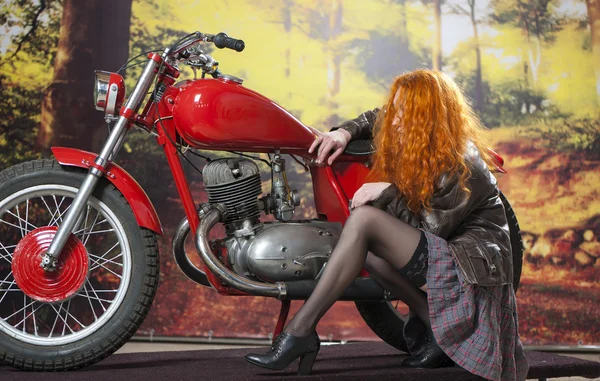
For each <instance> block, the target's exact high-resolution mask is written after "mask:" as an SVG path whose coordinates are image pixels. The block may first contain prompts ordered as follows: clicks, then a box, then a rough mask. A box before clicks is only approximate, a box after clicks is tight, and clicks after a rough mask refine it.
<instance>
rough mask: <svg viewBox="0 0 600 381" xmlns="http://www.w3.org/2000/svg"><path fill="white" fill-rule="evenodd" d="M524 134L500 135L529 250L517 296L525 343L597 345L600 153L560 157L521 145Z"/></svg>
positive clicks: (505, 180) (508, 189)
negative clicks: (518, 136) (521, 135)
mask: <svg viewBox="0 0 600 381" xmlns="http://www.w3.org/2000/svg"><path fill="white" fill-rule="evenodd" d="M516 133H517V130H515V129H513V130H505V131H500V130H493V131H492V134H493V136H496V144H495V145H494V146H495V148H497V149H498V150H499V152H501V153H502V154H503V156H504V158H505V159H506V163H507V165H506V166H507V168H508V169H509V173H508V174H507V175H505V176H504V177H502V178H500V180H499V182H500V187H501V189H502V190H503V191H504V192H505V193H506V195H507V197H508V198H509V200H511V202H512V205H513V207H514V209H515V211H516V213H517V217H518V219H519V222H520V225H521V230H522V236H523V241H524V242H523V243H524V246H525V252H524V261H523V273H522V277H521V279H522V281H521V287H520V289H519V292H518V294H517V296H518V300H519V319H520V322H519V323H520V331H521V335H522V338H523V341H524V342H525V343H526V344H558V343H565V344H567V343H568V344H569V345H577V344H584V345H585V344H588V345H589V344H597V343H598V338H599V337H600V331H599V327H598V321H600V308H598V306H599V305H600V242H599V241H600V240H599V239H598V236H599V235H600V197H599V196H600V194H599V193H600V190H599V185H600V160H599V158H598V155H597V154H596V155H594V154H590V153H584V152H568V153H564V152H553V151H552V150H550V149H548V147H539V146H538V145H537V143H536V142H532V141H531V140H529V139H524V138H520V139H514V134H516ZM509 134H512V135H513V136H512V138H513V139H514V140H513V139H510V138H509V139H507V137H508V136H507V135H509ZM503 135H504V136H503ZM503 139H505V140H503Z"/></svg>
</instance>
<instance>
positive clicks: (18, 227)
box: [0, 212, 23, 237]
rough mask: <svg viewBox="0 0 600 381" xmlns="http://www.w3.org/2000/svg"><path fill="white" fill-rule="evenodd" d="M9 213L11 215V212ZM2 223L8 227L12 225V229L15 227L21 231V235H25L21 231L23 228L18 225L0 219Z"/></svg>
mask: <svg viewBox="0 0 600 381" xmlns="http://www.w3.org/2000/svg"><path fill="white" fill-rule="evenodd" d="M9 213H10V212H9ZM0 222H4V223H5V224H7V225H10V226H12V227H14V228H17V229H19V231H21V234H23V231H22V230H21V227H20V226H17V225H15V224H11V223H10V222H8V221H4V220H3V219H0ZM21 237H22V236H21Z"/></svg>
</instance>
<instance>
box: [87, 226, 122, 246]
mask: <svg viewBox="0 0 600 381" xmlns="http://www.w3.org/2000/svg"><path fill="white" fill-rule="evenodd" d="M114 231H115V229H107V230H96V231H95V232H88V233H87V236H86V238H85V243H87V240H88V238H89V237H90V236H91V235H92V234H100V233H110V232H114Z"/></svg>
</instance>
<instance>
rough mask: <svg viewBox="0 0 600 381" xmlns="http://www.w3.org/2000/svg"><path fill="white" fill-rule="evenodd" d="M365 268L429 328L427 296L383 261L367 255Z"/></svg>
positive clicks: (370, 254) (371, 254)
mask: <svg viewBox="0 0 600 381" xmlns="http://www.w3.org/2000/svg"><path fill="white" fill-rule="evenodd" d="M365 268H366V269H367V271H368V272H369V274H370V275H371V277H372V278H373V279H375V281H376V282H377V283H379V285H380V286H381V287H383V288H385V289H386V290H388V291H389V292H391V293H392V294H393V295H394V296H395V297H397V298H398V299H400V300H401V301H403V302H404V303H406V305H407V306H408V307H410V309H411V311H412V312H414V313H415V314H417V316H418V317H419V318H420V319H421V321H423V323H424V324H425V326H426V327H427V328H431V323H430V321H429V305H428V304H427V294H426V293H425V292H424V291H422V290H421V289H419V288H418V287H417V286H415V285H414V284H413V283H412V282H411V281H409V280H408V279H406V277H404V276H403V275H402V274H401V273H400V271H398V269H395V268H394V267H393V266H392V265H390V264H389V263H388V262H387V261H386V260H385V259H382V258H380V257H377V256H376V255H374V254H373V253H369V255H368V256H367V261H366V263H365Z"/></svg>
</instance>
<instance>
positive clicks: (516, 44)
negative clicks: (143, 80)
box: [0, 0, 600, 345]
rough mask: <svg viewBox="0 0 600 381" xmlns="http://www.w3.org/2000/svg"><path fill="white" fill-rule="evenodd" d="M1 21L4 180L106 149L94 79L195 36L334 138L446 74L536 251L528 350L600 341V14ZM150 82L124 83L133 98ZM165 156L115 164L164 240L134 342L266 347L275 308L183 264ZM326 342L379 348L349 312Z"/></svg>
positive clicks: (222, 11) (507, 10) (330, 322)
mask: <svg viewBox="0 0 600 381" xmlns="http://www.w3.org/2000/svg"><path fill="white" fill-rule="evenodd" d="M0 7H1V8H0V34H1V40H0V170H1V169H4V168H6V167H8V166H10V165H13V164H15V163H18V162H22V161H25V160H31V159H36V158H40V157H48V156H50V152H49V148H50V147H51V146H60V145H64V146H71V147H76V148H81V149H86V150H92V151H98V149H99V147H100V146H101V144H102V143H103V141H104V138H105V137H106V131H107V129H106V126H105V123H104V121H103V118H102V114H101V113H99V112H97V111H95V110H94V108H93V105H92V87H93V70H95V69H101V70H108V71H115V70H117V69H118V68H119V67H120V66H121V65H122V64H123V63H125V61H126V60H127V59H128V57H134V56H136V55H138V54H140V53H143V52H145V51H148V50H156V49H158V50H162V49H163V48H164V47H165V46H167V45H168V44H170V43H172V42H174V41H175V40H177V39H178V38H179V37H181V36H183V35H185V34H187V33H189V32H192V31H195V30H200V31H202V32H206V33H217V32H226V33H227V34H228V35H230V36H233V37H236V38H241V39H243V40H244V41H245V42H246V49H245V50H244V52H243V53H236V52H233V51H221V50H219V51H213V52H212V53H211V54H213V55H214V57H215V59H217V60H218V61H219V62H220V67H221V70H222V71H223V72H225V73H228V74H233V75H235V76H238V77H241V78H243V79H244V80H245V82H244V85H245V86H247V87H249V88H251V89H253V90H255V91H258V92H260V93H262V94H263V95H265V96H267V97H269V98H271V99H273V100H274V101H276V102H277V103H279V104H280V105H282V106H283V107H284V108H286V109H287V110H289V111H290V112H291V113H293V114H294V115H295V116H296V117H298V118H299V119H300V120H302V122H304V123H305V124H307V125H311V126H313V127H315V128H317V129H320V130H322V131H326V130H327V129H328V128H330V127H332V126H334V125H336V124H338V123H340V122H341V121H344V120H347V119H349V118H353V117H355V116H357V115H358V114H359V113H360V112H362V111H365V110H367V109H371V108H374V107H377V106H378V105H380V104H381V103H382V101H383V97H384V95H385V93H386V89H387V87H388V86H389V85H390V83H391V80H392V79H393V78H394V77H395V76H396V75H398V74H400V73H402V72H404V71H406V70H411V69H415V68H418V67H429V68H435V69H439V70H442V71H444V72H446V73H448V74H449V75H451V76H452V77H453V78H454V79H455V80H456V81H457V82H458V83H459V84H460V85H461V86H462V88H463V89H464V91H465V92H466V94H467V95H468V96H469V98H470V99H471V101H472V104H473V106H474V107H475V109H476V110H477V112H478V114H479V115H480V117H481V119H482V120H483V122H484V123H485V125H486V126H487V127H489V129H490V131H489V133H488V137H489V141H490V143H491V146H492V147H493V148H494V149H495V150H497V151H498V152H499V153H500V154H501V155H503V156H504V158H505V160H506V163H507V164H506V166H505V167H506V168H507V170H508V172H509V173H508V174H507V175H503V176H502V177H500V179H499V182H500V187H501V189H502V191H503V192H504V193H505V194H506V195H507V197H508V199H509V200H510V201H511V203H512V205H513V207H514V209H515V211H516V214H517V217H518V219H519V222H520V224H521V228H522V230H523V238H524V245H525V249H526V250H525V261H524V265H523V266H524V268H523V275H522V282H521V287H520V289H519V292H518V297H519V314H520V332H521V336H522V339H523V341H524V342H525V344H563V345H577V344H588V345H589V344H595V345H598V344H600V309H599V308H598V305H600V242H599V240H598V236H599V235H600V197H599V192H600V191H599V189H600V119H599V111H600V4H599V3H598V2H597V1H594V0H587V1H578V0H572V1H566V0H531V1H522V0H345V1H342V0H318V1H317V0H228V1H218V2H198V1H195V0H170V1H166V0H147V1H142V0H87V1H85V2H83V1H76V0H4V1H3V3H2V5H1V6H0ZM140 72H141V66H134V67H132V68H130V69H128V70H127V71H126V81H127V85H128V88H129V89H131V88H132V87H133V85H134V83H135V79H136V77H137V76H138V75H139V74H140ZM191 75H192V73H191V72H187V71H186V72H185V75H184V76H183V77H186V76H187V77H189V76H191ZM161 153H162V151H161V150H160V149H159V146H158V145H156V144H155V141H154V139H153V138H152V137H151V136H150V135H146V134H141V133H130V134H129V135H128V139H127V143H126V144H125V146H124V148H123V150H122V151H121V153H120V154H119V157H118V161H119V162H120V164H122V165H123V166H124V167H125V168H126V169H127V170H128V171H130V173H131V174H132V175H133V176H134V177H135V178H136V179H137V180H138V181H139V182H140V184H141V185H142V186H143V187H144V189H145V190H146V191H147V192H148V194H149V196H150V198H151V199H152V201H153V202H154V204H155V206H156V208H157V210H158V212H159V216H160V217H161V221H162V223H163V226H164V228H165V233H166V234H165V236H164V237H163V238H161V239H160V241H159V245H160V249H161V255H162V259H161V274H160V275H161V283H160V286H159V292H158V294H157V298H156V300H155V303H154V305H153V308H152V310H151V313H150V315H149V316H148V318H147V320H146V321H145V323H144V325H143V326H142V328H141V329H140V330H139V331H138V334H139V335H154V336H190V337H209V336H212V337H216V336H219V337H253V338H264V337H266V336H267V335H269V334H270V332H271V331H272V329H273V327H274V324H275V321H276V319H277V313H278V306H279V304H278V302H276V301H274V300H268V299H264V298H247V297H244V298H239V297H222V296H219V295H217V294H216V293H215V292H213V291H212V290H208V289H206V288H202V287H200V286H197V285H195V284H194V283H192V282H191V281H189V280H187V278H186V277H185V276H184V275H183V274H182V273H181V271H179V269H178V268H177V267H176V265H175V263H174V262H173V261H172V258H171V254H170V237H171V234H172V232H173V228H174V227H175V225H176V224H177V222H179V220H180V219H181V218H182V217H183V210H182V208H181V206H180V204H179V202H178V200H177V194H176V191H175V188H174V186H173V184H172V180H171V175H170V173H169V170H168V167H167V165H166V161H165V160H164V159H163V157H162V154H161ZM192 160H194V159H192ZM195 163H196V164H197V165H202V164H203V162H201V161H200V160H195ZM288 163H289V165H288V167H289V174H288V178H289V180H290V182H291V185H292V187H293V188H297V189H299V190H300V192H301V195H302V204H301V206H300V209H299V211H298V212H299V213H298V217H299V218H302V217H306V218H314V217H315V211H314V204H313V202H312V198H311V194H312V184H311V182H310V177H309V176H308V175H307V174H306V173H305V172H304V171H303V169H302V168H301V167H299V166H296V165H293V162H292V161H288ZM263 170H264V168H263ZM187 172H188V175H189V178H190V180H191V181H192V187H193V193H194V196H195V199H196V202H200V201H205V200H206V195H205V193H204V189H203V185H202V184H201V182H200V178H199V176H197V175H196V174H195V173H194V171H193V170H191V169H190V168H189V167H188V168H187ZM263 175H264V177H263V179H264V180H266V179H267V176H268V174H267V173H266V172H265V173H263ZM165 184H168V186H167V185H165ZM263 191H264V192H266V191H268V189H267V188H266V187H263ZM174 210H177V211H178V213H174V212H173V211H174ZM297 307H298V306H297V305H294V307H293V310H295V309H296V308H297ZM318 329H319V333H320V334H321V335H322V336H325V337H329V338H330V339H333V340H352V339H369V340H371V339H376V337H375V336H374V334H373V333H371V332H370V330H369V328H368V327H367V326H366V325H365V324H364V323H363V322H362V320H361V318H360V316H359V315H358V313H357V312H356V310H355V308H354V304H352V303H347V302H344V303H338V304H336V306H335V307H334V308H333V309H332V310H331V311H330V312H329V313H328V314H327V315H326V316H325V318H324V319H323V321H322V322H321V324H320V325H319V327H318Z"/></svg>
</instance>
